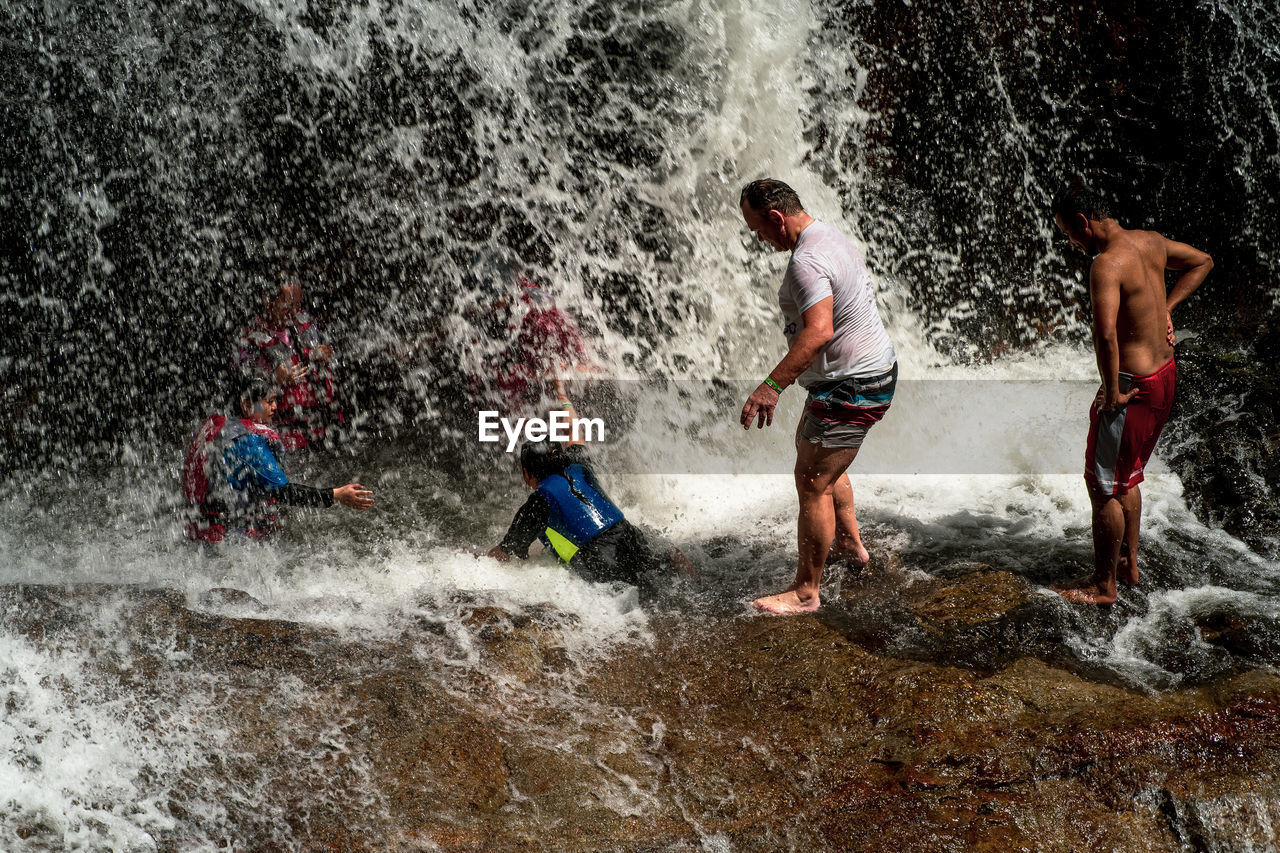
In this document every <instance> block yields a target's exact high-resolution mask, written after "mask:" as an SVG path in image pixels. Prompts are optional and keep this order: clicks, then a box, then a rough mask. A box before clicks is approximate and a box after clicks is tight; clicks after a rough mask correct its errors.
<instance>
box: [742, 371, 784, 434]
mask: <svg viewBox="0 0 1280 853" xmlns="http://www.w3.org/2000/svg"><path fill="white" fill-rule="evenodd" d="M777 407H778V392H777V391H775V390H773V389H772V388H770V387H769V386H768V385H766V384H764V383H763V382H761V383H760V385H759V387H757V388H756V390H754V391H752V392H751V396H750V397H748V398H747V402H746V403H745V404H743V406H742V416H741V418H740V420H741V422H742V428H743V429H751V422H752V421H756V428H757V429H764V428H765V427H767V426H770V425H772V424H773V410H774V409H776V408H777Z"/></svg>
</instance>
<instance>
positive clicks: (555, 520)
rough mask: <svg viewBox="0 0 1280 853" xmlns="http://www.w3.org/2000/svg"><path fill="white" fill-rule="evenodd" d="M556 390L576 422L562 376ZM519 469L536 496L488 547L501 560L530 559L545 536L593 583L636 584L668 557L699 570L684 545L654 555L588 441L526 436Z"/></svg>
mask: <svg viewBox="0 0 1280 853" xmlns="http://www.w3.org/2000/svg"><path fill="white" fill-rule="evenodd" d="M556 391H557V393H558V395H559V397H560V402H561V408H565V409H568V412H569V417H570V419H571V420H576V419H577V413H576V412H575V411H574V409H573V404H572V403H570V402H569V399H568V397H567V396H565V393H564V387H563V385H561V383H560V382H559V381H558V380H557V382H556ZM520 468H521V471H522V473H523V475H524V481H525V484H526V485H528V487H529V488H530V489H533V494H531V495H530V496H529V499H528V500H526V501H525V502H524V505H523V506H522V507H520V509H519V511H517V512H516V517H515V519H513V520H512V522H511V526H510V528H508V530H507V535H506V536H504V537H503V538H502V542H501V543H500V544H498V545H496V546H494V547H493V548H492V549H490V551H489V556H490V557H493V558H494V559H496V560H499V561H501V562H506V561H508V560H510V559H511V558H512V557H519V558H520V559H526V558H527V557H528V556H529V546H530V545H532V544H533V542H534V540H536V539H541V540H542V543H543V545H544V547H549V548H552V549H553V550H554V551H555V552H556V554H558V555H559V556H560V559H562V560H564V561H565V562H566V563H568V564H569V567H570V568H571V569H573V570H574V571H575V572H577V573H578V574H579V575H581V576H582V577H584V578H585V579H587V580H589V581H624V582H626V583H632V584H634V583H637V582H638V581H639V579H640V577H641V576H642V575H644V574H645V573H647V572H649V571H652V570H654V569H658V568H661V567H662V566H663V565H664V563H665V564H669V565H671V566H674V567H675V568H676V569H678V570H679V571H681V573H684V574H692V573H693V567H692V565H691V564H690V563H689V561H688V559H687V558H686V557H685V556H684V554H682V553H681V552H680V550H679V549H677V548H672V549H671V550H670V551H669V552H668V554H667V558H666V560H663V559H661V558H659V557H658V556H656V555H655V554H654V553H653V551H652V550H651V549H650V547H649V543H648V542H647V541H646V539H645V535H644V534H643V533H642V532H641V531H640V530H638V529H637V528H636V527H635V526H634V525H632V524H631V523H630V522H629V521H627V519H626V518H624V517H623V515H622V510H620V509H618V507H617V505H615V504H614V503H613V501H611V500H609V497H608V495H606V494H605V492H604V489H603V488H602V487H601V485H600V482H599V480H598V479H597V478H596V474H595V470H594V469H593V467H592V464H591V459H590V457H589V455H588V454H587V448H586V445H585V444H584V443H583V442H581V441H570V442H567V443H565V444H555V443H552V442H549V441H526V442H525V443H524V446H522V447H521V448H520Z"/></svg>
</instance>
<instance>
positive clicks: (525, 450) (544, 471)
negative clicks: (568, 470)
mask: <svg viewBox="0 0 1280 853" xmlns="http://www.w3.org/2000/svg"><path fill="white" fill-rule="evenodd" d="M564 466H565V459H564V453H563V452H562V450H561V446H560V445H559V444H552V443H551V442H549V441H526V442H525V443H524V444H523V445H522V446H521V447H520V469H521V470H522V471H523V472H524V477H525V482H527V483H529V484H530V487H532V486H535V485H537V484H538V483H540V482H542V481H543V480H545V479H546V478H547V477H550V476H551V475H552V474H559V473H560V472H561V471H563V470H564Z"/></svg>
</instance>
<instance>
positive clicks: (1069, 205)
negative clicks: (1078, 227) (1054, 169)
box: [1053, 181, 1112, 224]
mask: <svg viewBox="0 0 1280 853" xmlns="http://www.w3.org/2000/svg"><path fill="white" fill-rule="evenodd" d="M1053 213H1054V215H1055V216H1061V217H1062V221H1063V222H1066V223H1067V224H1071V223H1072V222H1073V221H1074V220H1075V218H1076V216H1078V215H1083V216H1084V218H1085V219H1092V220H1094V221H1095V222H1096V221H1099V220H1103V219H1111V218H1112V212H1111V204H1110V202H1108V201H1107V199H1105V198H1104V197H1103V196H1102V195H1101V194H1100V193H1098V192H1096V191H1095V190H1094V189H1092V188H1091V187H1089V186H1088V185H1087V184H1085V183H1084V182H1082V181H1072V182H1071V184H1070V185H1069V186H1067V187H1066V188H1065V189H1064V190H1062V192H1060V193H1058V196H1057V198H1055V199H1054V200H1053Z"/></svg>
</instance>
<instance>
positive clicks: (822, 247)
mask: <svg viewBox="0 0 1280 853" xmlns="http://www.w3.org/2000/svg"><path fill="white" fill-rule="evenodd" d="M828 296H830V297H832V300H831V314H832V317H831V320H832V332H833V334H832V337H831V340H829V341H827V345H826V346H824V347H823V348H822V349H821V350H819V351H818V357H817V358H815V359H814V360H813V364H811V365H810V366H809V369H808V370H806V371H805V372H804V373H802V374H800V377H799V379H798V380H797V381H798V382H799V383H800V384H801V385H803V386H804V387H806V388H808V387H809V386H811V385H813V384H815V383H818V382H830V381H831V380H834V379H847V378H849V377H851V376H875V375H877V374H880V373H886V372H888V371H889V370H890V369H891V368H892V367H893V363H894V362H895V361H896V360H897V354H896V353H895V352H894V351H893V342H892V341H890V340H889V335H888V334H887V333H886V332H885V330H884V323H883V322H881V320H880V312H879V311H878V310H877V309H876V294H875V289H874V288H873V287H872V284H871V273H870V272H869V271H868V270H867V265H866V262H865V261H863V260H862V255H861V254H859V253H858V250H857V249H856V248H854V246H853V244H852V243H850V242H849V241H848V240H846V239H845V238H844V236H843V235H841V234H840V232H839V231H837V230H836V229H834V228H832V227H831V226H830V225H828V224H827V223H825V222H819V221H817V220H815V221H814V222H813V223H812V224H810V225H809V227H808V228H806V229H804V230H803V231H801V232H800V239H799V240H798V241H797V243H796V248H795V250H794V251H793V252H792V253H791V263H790V264H788V265H787V274H786V275H785V276H783V277H782V287H780V288H779V289H778V305H779V306H780V307H781V308H782V315H783V323H784V325H783V330H782V331H783V334H785V335H786V336H787V346H788V347H789V346H791V345H792V344H793V343H795V340H796V335H798V334H799V333H800V329H801V328H803V325H804V324H803V320H802V315H803V314H804V312H805V311H807V310H809V309H810V308H812V307H813V306H814V305H816V304H818V303H819V302H821V301H822V300H824V299H826V298H827V297H828Z"/></svg>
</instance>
